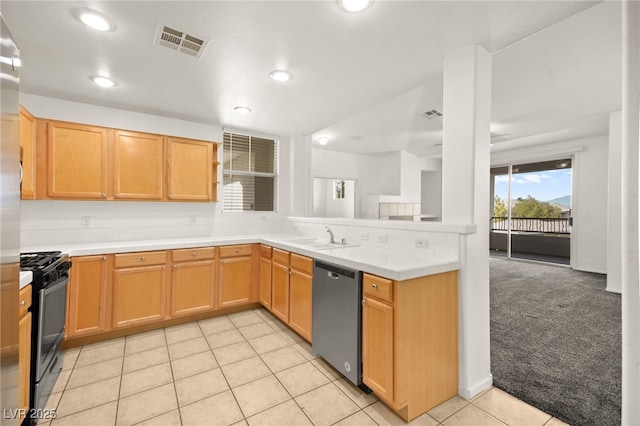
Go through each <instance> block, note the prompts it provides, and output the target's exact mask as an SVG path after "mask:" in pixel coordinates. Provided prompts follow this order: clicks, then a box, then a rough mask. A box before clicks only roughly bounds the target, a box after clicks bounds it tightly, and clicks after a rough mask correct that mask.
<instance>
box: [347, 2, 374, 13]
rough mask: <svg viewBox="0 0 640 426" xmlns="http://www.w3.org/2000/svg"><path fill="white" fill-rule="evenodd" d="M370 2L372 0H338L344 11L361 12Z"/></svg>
mask: <svg viewBox="0 0 640 426" xmlns="http://www.w3.org/2000/svg"><path fill="white" fill-rule="evenodd" d="M372 3H373V0H338V6H340V9H342V10H344V11H345V12H361V11H363V10H365V9H366V8H368V7H369V6H371V4H372Z"/></svg>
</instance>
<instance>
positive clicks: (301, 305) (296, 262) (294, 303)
mask: <svg viewBox="0 0 640 426" xmlns="http://www.w3.org/2000/svg"><path fill="white" fill-rule="evenodd" d="M290 262H291V276H290V280H289V327H291V328H292V329H293V330H294V331H296V332H297V333H298V334H299V335H301V336H302V337H304V338H305V339H306V340H308V341H311V317H312V314H311V297H312V293H313V291H312V289H313V278H312V277H313V259H311V258H308V257H305V256H300V255H299V254H295V253H291V260H290Z"/></svg>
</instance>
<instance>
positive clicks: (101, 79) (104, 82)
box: [89, 75, 118, 87]
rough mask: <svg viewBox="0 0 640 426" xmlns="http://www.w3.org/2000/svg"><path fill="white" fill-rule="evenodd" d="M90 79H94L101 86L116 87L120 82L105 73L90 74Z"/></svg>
mask: <svg viewBox="0 0 640 426" xmlns="http://www.w3.org/2000/svg"><path fill="white" fill-rule="evenodd" d="M89 80H91V81H93V82H94V83H95V84H97V85H98V86H100V87H114V86H117V85H118V83H116V82H115V81H113V80H112V79H110V78H109V77H105V76H103V75H90V76H89Z"/></svg>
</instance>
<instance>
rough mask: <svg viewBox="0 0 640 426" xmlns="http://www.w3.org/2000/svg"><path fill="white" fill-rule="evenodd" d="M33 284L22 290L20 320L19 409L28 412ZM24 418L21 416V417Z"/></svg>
mask: <svg viewBox="0 0 640 426" xmlns="http://www.w3.org/2000/svg"><path fill="white" fill-rule="evenodd" d="M30 307H31V285H28V286H26V287H24V288H22V289H21V290H20V308H19V314H18V317H19V322H18V409H20V410H21V411H19V413H26V412H27V410H28V409H29V397H30V384H31V349H32V348H31V327H32V321H31V318H32V317H31V312H28V311H27V310H28V309H29V308H30ZM22 418H24V416H21V417H20V419H22Z"/></svg>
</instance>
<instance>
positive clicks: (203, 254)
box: [171, 247, 216, 262]
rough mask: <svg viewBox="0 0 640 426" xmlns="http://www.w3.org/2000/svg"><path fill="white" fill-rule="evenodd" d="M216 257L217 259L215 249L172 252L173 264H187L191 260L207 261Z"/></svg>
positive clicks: (206, 248)
mask: <svg viewBox="0 0 640 426" xmlns="http://www.w3.org/2000/svg"><path fill="white" fill-rule="evenodd" d="M215 257H216V252H215V248H214V247H201V248H194V249H181V250H171V261H172V262H187V261H189V260H207V259H214V258H215Z"/></svg>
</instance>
